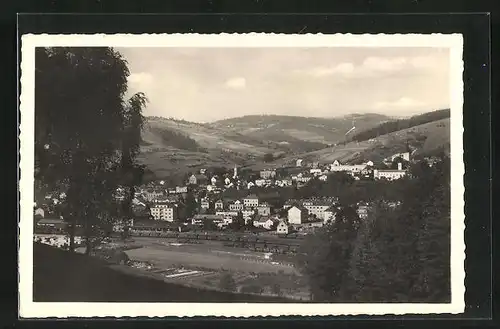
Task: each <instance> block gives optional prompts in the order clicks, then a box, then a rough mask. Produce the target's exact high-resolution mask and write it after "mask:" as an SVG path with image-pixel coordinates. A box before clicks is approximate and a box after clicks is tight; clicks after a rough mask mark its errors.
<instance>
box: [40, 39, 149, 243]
mask: <svg viewBox="0 0 500 329" xmlns="http://www.w3.org/2000/svg"><path fill="white" fill-rule="evenodd" d="M35 56H36V58H35V70H36V72H35V87H36V89H35V180H36V181H37V182H38V184H39V185H41V186H45V187H48V189H50V190H58V191H64V192H65V193H66V198H65V199H64V201H63V203H62V204H61V208H60V211H61V214H62V215H63V217H64V219H65V220H67V221H68V223H69V236H70V250H74V247H75V244H74V236H75V230H76V228H77V226H78V227H83V228H84V235H85V238H86V239H85V240H86V246H87V253H90V251H91V247H92V242H93V240H94V239H95V238H98V237H99V235H100V232H101V230H102V228H103V227H109V225H110V223H112V222H113V221H114V220H116V219H118V218H130V217H131V216H132V214H131V202H132V198H133V196H134V192H135V191H134V186H136V185H138V184H139V183H140V181H141V178H142V174H143V172H144V168H143V167H142V166H140V165H138V164H137V163H136V161H135V158H136V156H137V153H138V152H139V144H140V142H141V129H142V126H143V122H144V118H143V115H142V110H143V109H144V107H145V106H146V103H147V99H146V97H145V95H144V94H143V93H136V94H134V95H132V96H130V97H128V96H129V94H128V93H127V77H128V76H129V74H130V72H129V69H128V67H127V62H126V60H125V59H124V58H123V57H122V56H121V54H120V53H119V52H117V51H115V50H114V49H112V48H108V47H78V48H68V47H56V48H43V47H42V48H37V49H36V55H35ZM118 187H120V188H122V189H123V193H124V195H125V199H124V201H122V202H119V203H118V202H116V201H115V198H114V195H115V193H116V190H117V188H118Z"/></svg>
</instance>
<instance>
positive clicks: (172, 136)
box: [150, 127, 206, 152]
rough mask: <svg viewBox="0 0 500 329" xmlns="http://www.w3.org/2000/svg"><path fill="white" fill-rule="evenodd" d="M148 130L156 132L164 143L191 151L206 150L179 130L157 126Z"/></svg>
mask: <svg viewBox="0 0 500 329" xmlns="http://www.w3.org/2000/svg"><path fill="white" fill-rule="evenodd" d="M150 130H151V131H153V132H155V133H157V134H158V135H159V136H160V137H161V139H162V141H163V143H165V144H166V145H169V146H173V147H175V148H178V149H181V150H187V151H192V152H206V150H205V149H204V148H202V147H201V146H200V145H199V144H198V143H197V142H196V141H195V140H194V139H192V138H191V137H189V136H186V135H184V134H182V133H180V132H177V131H173V130H169V129H164V128H158V127H154V128H150Z"/></svg>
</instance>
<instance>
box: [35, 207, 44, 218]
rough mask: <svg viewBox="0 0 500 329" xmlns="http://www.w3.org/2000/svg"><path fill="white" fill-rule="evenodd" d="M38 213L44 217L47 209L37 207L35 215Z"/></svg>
mask: <svg viewBox="0 0 500 329" xmlns="http://www.w3.org/2000/svg"><path fill="white" fill-rule="evenodd" d="M36 215H38V216H40V217H42V218H43V217H45V211H44V210H43V208H37V209H36V210H35V216H36Z"/></svg>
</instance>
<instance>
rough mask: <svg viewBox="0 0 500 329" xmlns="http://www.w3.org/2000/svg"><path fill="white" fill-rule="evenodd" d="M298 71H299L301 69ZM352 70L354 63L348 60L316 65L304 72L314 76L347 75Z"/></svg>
mask: <svg viewBox="0 0 500 329" xmlns="http://www.w3.org/2000/svg"><path fill="white" fill-rule="evenodd" d="M298 72H299V73H300V72H301V71H298ZM352 72H354V64H353V63H349V62H344V63H340V64H338V65H334V66H318V67H314V68H312V69H310V70H305V73H306V74H309V75H311V76H313V77H316V78H320V77H325V76H330V75H335V74H341V75H347V74H351V73H352Z"/></svg>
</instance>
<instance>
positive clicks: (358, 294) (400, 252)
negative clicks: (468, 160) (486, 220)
mask: <svg viewBox="0 0 500 329" xmlns="http://www.w3.org/2000/svg"><path fill="white" fill-rule="evenodd" d="M410 172H411V175H412V176H413V179H401V180H398V181H395V182H388V183H387V184H385V185H384V189H386V190H392V192H391V193H389V192H387V191H386V192H385V193H384V194H385V195H380V196H379V197H378V198H377V197H376V194H371V193H364V192H363V190H356V186H357V185H358V184H357V183H355V182H353V181H350V180H340V181H337V182H336V186H337V189H339V191H342V193H341V195H344V196H343V197H341V198H340V202H341V209H340V211H339V212H338V213H337V217H336V220H335V221H334V222H333V223H331V224H329V225H326V226H324V227H323V228H322V229H320V230H319V231H317V232H316V233H315V234H313V235H311V236H309V237H308V239H307V240H306V242H305V243H304V244H303V246H302V248H301V253H300V255H301V257H300V259H299V261H298V265H299V266H300V268H301V269H302V272H303V273H304V274H305V275H307V276H308V277H309V282H310V285H311V292H312V294H313V297H314V300H316V301H322V302H372V303H376V302H399V303H412V302H429V303H437V302H440V303H446V302H449V301H450V298H451V294H450V291H451V288H450V181H449V180H450V161H449V158H446V157H442V161H441V162H439V163H438V164H436V165H435V166H433V167H429V166H428V165H426V163H425V162H420V163H417V164H415V165H413V166H412V167H411V169H410ZM339 185H340V186H339ZM346 191H347V192H346ZM349 191H351V192H349ZM403 191H404V192H403ZM370 194H371V196H370ZM391 195H392V197H391ZM365 197H367V198H370V199H372V200H373V202H374V203H373V207H372V209H371V211H370V213H369V217H368V218H367V219H364V220H360V219H359V218H358V216H357V214H356V211H355V209H356V202H357V201H361V200H363V199H364V198H365ZM389 198H390V199H389ZM387 200H393V201H401V206H400V207H397V208H391V207H389V206H388V205H387V203H385V202H384V201H387Z"/></svg>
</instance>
